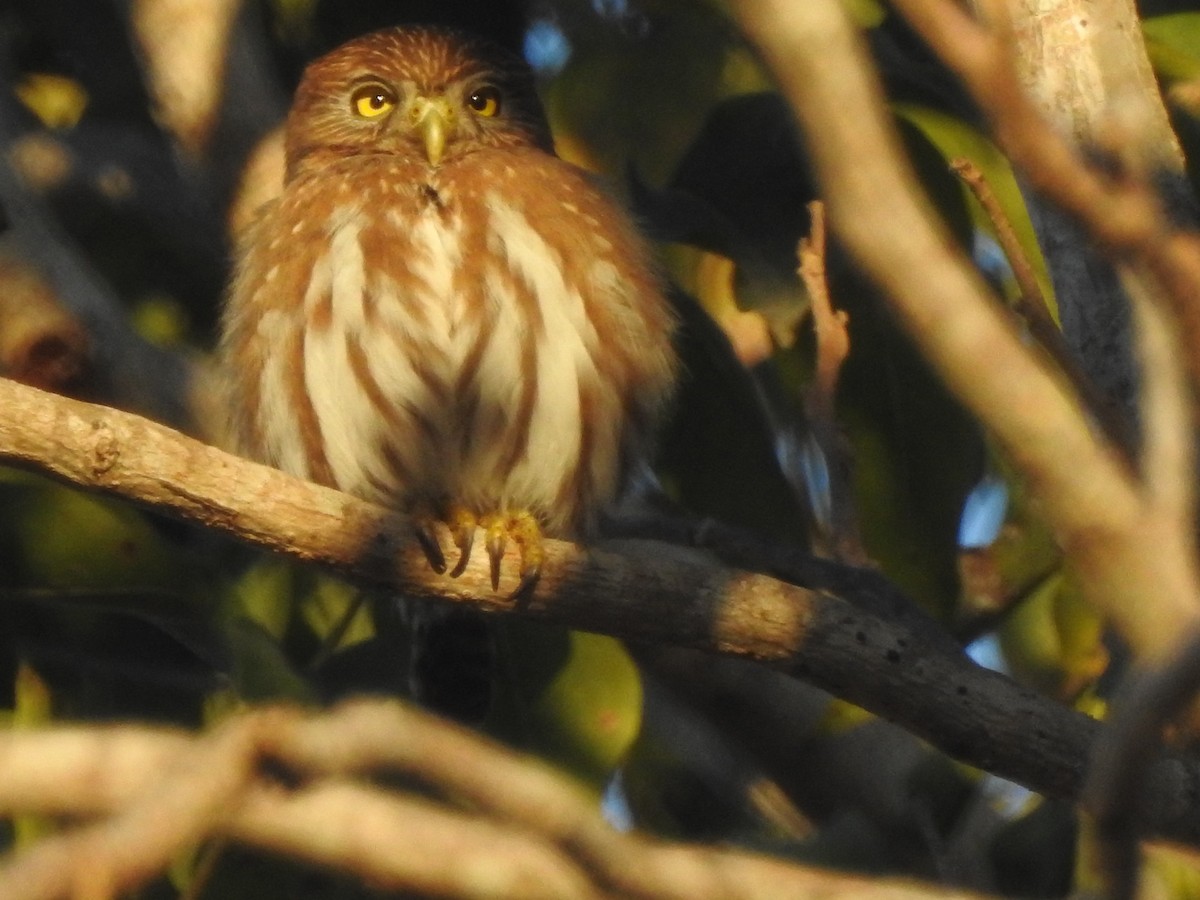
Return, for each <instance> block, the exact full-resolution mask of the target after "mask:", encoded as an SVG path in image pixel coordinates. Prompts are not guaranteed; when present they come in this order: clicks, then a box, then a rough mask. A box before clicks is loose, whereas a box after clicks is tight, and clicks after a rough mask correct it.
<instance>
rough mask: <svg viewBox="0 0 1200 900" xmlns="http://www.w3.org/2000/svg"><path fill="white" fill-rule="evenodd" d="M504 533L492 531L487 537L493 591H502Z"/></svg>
mask: <svg viewBox="0 0 1200 900" xmlns="http://www.w3.org/2000/svg"><path fill="white" fill-rule="evenodd" d="M505 543H506V540H505V537H504V532H502V531H491V532H490V533H489V534H488V537H487V554H488V560H489V561H490V562H491V564H492V590H493V591H496V590H499V589H500V561H501V560H503V559H504V545H505Z"/></svg>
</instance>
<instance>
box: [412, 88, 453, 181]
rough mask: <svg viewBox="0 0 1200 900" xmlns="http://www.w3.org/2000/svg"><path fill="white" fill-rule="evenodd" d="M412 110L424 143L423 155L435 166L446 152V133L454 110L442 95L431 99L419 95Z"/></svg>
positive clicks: (451, 122) (451, 121)
mask: <svg viewBox="0 0 1200 900" xmlns="http://www.w3.org/2000/svg"><path fill="white" fill-rule="evenodd" d="M414 110H415V112H416V119H417V131H418V132H419V133H420V135H421V140H422V141H423V142H424V144H425V156H426V158H427V159H428V160H429V164H430V165H431V166H436V165H437V164H438V163H440V162H441V161H442V156H443V155H444V154H445V152H446V135H447V134H448V133H449V131H450V126H451V125H452V124H453V122H454V110H453V108H452V107H451V106H450V102H449V101H448V100H445V99H444V98H442V97H435V98H433V99H432V100H428V99H426V98H424V97H420V98H418V99H417V102H416V106H415V107H414Z"/></svg>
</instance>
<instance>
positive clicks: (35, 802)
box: [0, 700, 969, 900]
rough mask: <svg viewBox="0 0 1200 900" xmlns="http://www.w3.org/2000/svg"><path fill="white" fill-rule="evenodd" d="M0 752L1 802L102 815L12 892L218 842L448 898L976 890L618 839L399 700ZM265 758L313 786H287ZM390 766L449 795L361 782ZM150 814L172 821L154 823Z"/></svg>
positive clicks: (9, 882)
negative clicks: (199, 729) (197, 730)
mask: <svg viewBox="0 0 1200 900" xmlns="http://www.w3.org/2000/svg"><path fill="white" fill-rule="evenodd" d="M0 760H2V761H3V762H4V763H5V764H6V766H5V767H4V769H3V770H2V771H0V812H3V813H6V814H8V813H13V812H30V811H33V812H41V813H55V814H60V815H68V816H69V815H80V814H83V815H89V816H101V817H105V816H107V818H101V821H99V822H98V823H96V824H94V825H90V826H84V827H82V828H79V829H77V830H74V831H66V832H64V833H63V834H62V835H61V836H57V837H52V838H50V839H47V840H45V841H43V842H42V843H41V844H39V845H35V846H34V847H33V848H32V849H30V850H28V851H26V852H24V853H23V854H19V855H17V856H16V857H15V858H14V859H13V860H11V861H10V862H9V863H8V864H7V865H5V866H0V890H3V892H4V896H5V897H6V898H13V900H34V898H53V897H61V896H66V895H68V894H70V896H75V897H107V896H110V895H111V888H113V887H115V886H117V885H122V886H133V885H135V884H137V883H140V882H144V881H145V880H146V879H147V878H149V877H151V876H152V875H154V874H157V873H159V872H161V871H162V869H163V868H164V867H165V865H166V862H167V860H166V858H165V856H164V851H170V852H174V853H178V852H181V851H182V850H184V849H186V847H187V846H188V843H189V842H194V841H196V840H201V839H206V838H211V837H226V838H231V839H234V840H239V841H243V842H246V843H249V844H252V845H254V846H259V847H264V848H268V849H270V850H273V851H276V852H281V853H287V854H291V855H293V856H296V857H299V858H301V859H305V860H308V861H310V862H314V863H318V864H321V865H324V866H329V867H334V868H337V869H339V870H341V871H343V872H348V873H351V874H355V875H358V876H360V877H363V878H365V879H367V880H368V881H370V882H371V883H372V884H375V885H379V886H383V887H388V888H397V889H405V890H410V891H417V892H419V893H421V894H422V895H435V896H447V897H491V898H521V900H528V898H588V897H597V898H600V897H613V896H621V897H641V898H665V900H670V898H679V900H685V898H687V900H692V898H700V900H703V898H710V897H711V898H733V900H739V898H743V900H754V898H764V900H765V898H771V897H778V896H780V895H781V893H782V894H785V895H787V896H798V897H799V896H822V897H841V896H845V897H881V898H883V897H888V898H910V897H911V898H919V897H946V898H950V897H961V898H966V897H967V896H969V895H967V894H964V893H961V892H953V891H944V890H940V889H938V888H935V887H933V886H929V885H919V884H904V883H901V882H896V881H886V880H873V879H865V878H859V877H854V876H848V875H842V874H836V873H830V872H823V871H816V870H809V869H805V868H801V867H798V866H794V865H792V864H790V863H787V862H785V861H782V860H775V859H770V858H768V857H764V856H760V855H756V854H751V853H745V852H739V851H729V850H717V849H708V848H698V847H687V846H683V845H676V844H668V843H663V842H659V841H655V840H652V839H649V838H646V837H643V836H640V835H636V834H624V833H621V832H618V831H616V830H614V829H613V828H612V827H611V826H609V825H608V824H607V823H606V822H605V821H604V819H603V818H602V816H601V814H600V811H599V809H598V808H597V805H596V803H595V802H594V800H593V799H592V798H591V797H590V796H589V795H587V794H586V793H584V792H582V791H580V790H579V789H578V787H577V786H576V785H575V784H574V783H573V782H571V781H570V780H569V779H567V778H566V777H565V776H563V775H562V774H559V773H557V772H555V771H554V770H553V769H551V768H550V767H548V766H547V765H546V764H545V763H543V762H541V761H539V760H536V759H530V758H523V757H520V756H518V755H516V754H515V753H513V752H512V751H510V750H507V749H504V748H502V747H500V746H498V745H496V744H494V743H492V742H491V741H488V740H487V739H484V738H482V737H480V736H478V735H474V734H471V733H470V732H467V731H466V730H464V729H462V728H460V727H458V726H455V725H452V724H450V723H447V722H443V721H441V720H438V719H437V718H436V717H434V716H431V715H429V714H428V713H424V712H421V711H419V710H417V709H414V708H412V707H409V706H405V705H403V704H401V703H398V702H394V701H380V700H370V701H355V702H352V703H349V704H345V705H343V706H341V707H338V708H336V709H334V710H331V711H330V712H328V713H325V714H312V715H310V714H305V713H302V712H300V711H299V710H296V709H289V708H277V709H265V710H258V711H251V712H248V713H243V714H240V715H238V716H236V717H234V718H232V719H231V720H229V721H227V722H226V723H224V724H223V725H222V726H220V727H219V728H218V729H216V730H215V731H214V732H213V733H212V734H210V735H200V736H195V737H189V736H187V735H185V734H183V733H182V732H179V731H176V730H167V729H159V728H150V727H145V726H127V727H112V726H109V727H94V728H83V727H78V726H76V727H70V728H62V727H60V728H51V729H46V730H43V731H30V732H20V731H8V732H0ZM101 761H102V762H101ZM201 762H203V763H205V764H206V765H205V766H204V767H203V768H197V764H198V763H201ZM264 763H270V764H271V765H272V766H274V767H276V768H275V769H274V770H273V771H275V772H278V771H279V768H278V767H280V766H282V767H284V768H286V769H288V770H290V771H292V772H293V773H294V774H295V775H297V776H300V777H301V778H302V783H301V784H300V785H299V786H298V787H295V788H291V789H289V788H287V787H285V786H284V785H283V784H281V783H279V782H277V781H275V780H274V779H273V777H272V775H271V774H270V772H271V771H272V770H271V769H270V768H269V767H267V766H266V765H264ZM385 772H387V773H393V774H401V775H406V776H409V777H415V778H416V779H418V780H419V781H420V782H422V784H423V785H424V786H425V787H427V788H430V789H433V790H434V791H436V792H437V793H438V794H439V795H441V796H443V797H446V798H448V800H449V801H450V805H447V804H446V803H441V802H438V801H436V800H433V799H429V798H428V797H418V796H415V795H413V794H408V793H403V792H397V791H391V790H386V789H383V788H380V787H378V786H375V785H372V784H370V783H369V782H368V781H367V780H366V779H367V778H368V777H369V776H371V775H374V774H379V773H385ZM22 773H24V774H28V775H31V776H32V784H22V783H21V780H20V778H19V777H18V776H19V775H20V774H22ZM214 774H217V775H218V776H219V777H217V778H215V779H214V777H213V776H214ZM96 775H98V776H99V778H98V779H93V776H96ZM62 785H72V786H73V787H74V788H75V790H74V791H72V792H67V791H64V790H61V786H62ZM181 801H182V802H181ZM457 804H465V805H466V806H467V807H468V808H469V811H464V810H463V809H461V808H458V807H457ZM151 821H157V822H158V823H159V825H160V827H159V828H158V829H157V830H156V831H155V832H154V833H152V834H151V833H143V826H144V825H146V824H147V823H150V822H151ZM115 837H121V838H122V840H120V841H117V840H110V839H109V838H115ZM135 837H136V838H139V839H138V840H134V839H133V838H135ZM72 891H74V893H70V892H72Z"/></svg>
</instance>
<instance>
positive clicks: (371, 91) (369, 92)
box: [350, 84, 396, 119]
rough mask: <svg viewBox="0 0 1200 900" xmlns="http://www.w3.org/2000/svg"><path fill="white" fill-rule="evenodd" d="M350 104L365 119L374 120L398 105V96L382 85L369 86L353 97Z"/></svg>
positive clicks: (358, 91) (362, 88) (360, 89)
mask: <svg viewBox="0 0 1200 900" xmlns="http://www.w3.org/2000/svg"><path fill="white" fill-rule="evenodd" d="M350 103H351V104H352V105H353V106H354V111H355V112H356V113H358V114H359V115H360V116H362V117H363V118H364V119H374V118H376V117H377V116H382V115H383V114H384V113H386V112H389V111H390V110H391V109H392V107H394V106H395V105H396V95H395V94H393V93H392V92H391V91H390V90H388V89H387V88H385V87H384V86H383V85H381V84H368V85H364V86H363V87H360V88H359V89H358V90H357V91H355V92H354V93H353V94H352V95H351V97H350Z"/></svg>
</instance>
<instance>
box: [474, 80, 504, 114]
mask: <svg viewBox="0 0 1200 900" xmlns="http://www.w3.org/2000/svg"><path fill="white" fill-rule="evenodd" d="M467 106H469V107H471V109H473V110H475V112H476V113H478V114H479V115H481V116H483V117H484V118H487V119H490V118H491V117H492V116H494V115H496V114H497V113H499V112H500V92H499V91H498V90H496V89H495V88H494V87H481V88H480V89H479V90H477V91H474V92H473V93H472V94H471V96H470V97H468V98H467Z"/></svg>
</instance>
